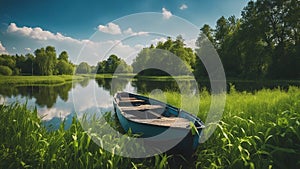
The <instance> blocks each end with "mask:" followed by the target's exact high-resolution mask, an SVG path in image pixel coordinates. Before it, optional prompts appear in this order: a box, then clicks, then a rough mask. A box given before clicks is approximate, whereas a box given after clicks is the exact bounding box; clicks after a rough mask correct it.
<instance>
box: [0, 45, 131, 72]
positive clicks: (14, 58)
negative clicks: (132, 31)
mask: <svg viewBox="0 0 300 169" xmlns="http://www.w3.org/2000/svg"><path fill="white" fill-rule="evenodd" d="M117 68H118V72H119V73H130V72H132V67H131V66H130V65H127V64H126V62H125V61H124V60H123V59H121V58H119V57H118V56H116V55H110V56H109V58H108V59H107V60H103V61H101V62H99V63H98V64H97V66H90V65H89V64H88V63H86V62H81V63H80V64H79V65H75V64H74V63H72V62H71V61H70V60H69V55H68V53H67V52H66V51H63V52H61V53H60V54H59V55H58V57H57V54H56V50H55V47H53V46H47V47H46V48H40V49H36V50H35V51H34V54H30V53H28V54H26V55H25V56H24V55H18V54H16V55H8V54H2V55H0V75H8V76H10V75H42V76H49V75H72V74H74V73H77V74H87V73H114V72H115V70H116V69H117Z"/></svg>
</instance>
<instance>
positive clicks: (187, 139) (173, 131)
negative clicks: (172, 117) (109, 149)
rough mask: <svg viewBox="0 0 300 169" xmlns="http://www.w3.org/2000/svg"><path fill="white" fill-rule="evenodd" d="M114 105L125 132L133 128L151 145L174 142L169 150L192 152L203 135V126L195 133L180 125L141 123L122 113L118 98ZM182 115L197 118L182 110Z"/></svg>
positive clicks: (133, 130) (134, 131)
mask: <svg viewBox="0 0 300 169" xmlns="http://www.w3.org/2000/svg"><path fill="white" fill-rule="evenodd" d="M137 96H139V95H137ZM139 98H141V99H145V98H144V96H139ZM152 101H153V100H152ZM154 101H156V100H154ZM158 102H159V101H158ZM113 105H114V110H115V113H116V114H117V117H118V120H119V122H120V124H121V126H122V128H123V129H124V130H125V132H128V131H129V130H131V132H132V133H133V134H138V135H140V136H141V137H142V138H146V139H145V141H146V142H148V143H149V144H150V145H157V144H161V145H164V144H172V143H174V146H173V148H172V149H170V150H169V151H170V152H172V153H174V152H176V153H182V154H191V153H192V152H194V150H195V149H196V147H197V146H198V144H199V137H200V135H201V131H202V127H201V128H200V127H198V128H197V130H198V134H195V133H193V132H192V131H191V129H190V128H189V127H188V128H178V127H166V126H159V125H150V124H145V123H139V122H136V121H133V120H131V119H129V118H126V117H125V116H124V113H122V109H121V108H120V107H119V105H118V103H117V101H116V99H114V101H113ZM168 106H169V105H168ZM171 108H174V107H173V106H171V107H170V108H169V109H170V111H172V109H171ZM173 111H174V112H175V111H176V110H175V109H174V110H173ZM180 116H182V118H187V119H188V118H196V117H194V116H193V115H190V114H188V113H186V112H180ZM189 120H191V119H189ZM166 131H167V132H166ZM160 135H162V137H157V136H160ZM152 138H153V139H152Z"/></svg>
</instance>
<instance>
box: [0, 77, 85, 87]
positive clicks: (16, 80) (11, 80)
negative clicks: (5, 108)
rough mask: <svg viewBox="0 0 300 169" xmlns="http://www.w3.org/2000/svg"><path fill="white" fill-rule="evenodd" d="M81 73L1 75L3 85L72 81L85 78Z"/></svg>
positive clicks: (0, 80) (52, 83)
mask: <svg viewBox="0 0 300 169" xmlns="http://www.w3.org/2000/svg"><path fill="white" fill-rule="evenodd" d="M83 79H84V77H83V76H79V75H74V76H73V75H57V76H0V84H1V85H55V84H63V83H65V82H71V81H72V80H83Z"/></svg>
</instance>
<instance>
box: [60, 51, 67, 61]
mask: <svg viewBox="0 0 300 169" xmlns="http://www.w3.org/2000/svg"><path fill="white" fill-rule="evenodd" d="M58 60H64V61H66V62H68V61H69V55H68V53H67V52H66V51H62V52H61V53H60V54H59V56H58Z"/></svg>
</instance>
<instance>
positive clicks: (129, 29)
mask: <svg viewBox="0 0 300 169" xmlns="http://www.w3.org/2000/svg"><path fill="white" fill-rule="evenodd" d="M123 33H124V34H126V35H131V34H133V31H132V29H131V28H128V29H126V30H125V31H123Z"/></svg>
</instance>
